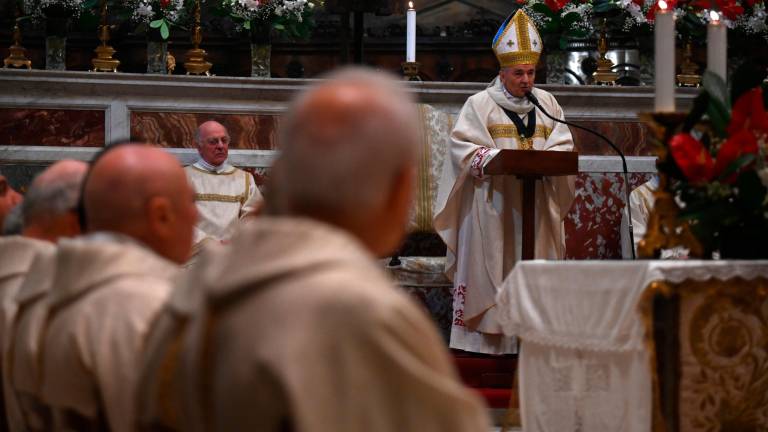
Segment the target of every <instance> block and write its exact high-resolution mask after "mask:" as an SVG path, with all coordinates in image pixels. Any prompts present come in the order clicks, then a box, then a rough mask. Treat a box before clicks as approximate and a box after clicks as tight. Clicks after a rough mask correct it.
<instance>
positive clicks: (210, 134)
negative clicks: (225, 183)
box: [197, 122, 229, 166]
mask: <svg viewBox="0 0 768 432" xmlns="http://www.w3.org/2000/svg"><path fill="white" fill-rule="evenodd" d="M197 151H198V153H200V157H201V158H203V160H205V161H206V162H208V163H209V164H211V165H213V166H219V165H221V164H223V163H224V161H226V160H227V157H228V156H229V133H227V129H226V128H225V127H224V126H222V125H221V124H219V123H216V122H207V123H204V124H203V125H202V126H200V143H199V147H198V149H197Z"/></svg>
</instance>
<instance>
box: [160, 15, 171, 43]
mask: <svg viewBox="0 0 768 432" xmlns="http://www.w3.org/2000/svg"><path fill="white" fill-rule="evenodd" d="M170 34H171V31H170V30H169V29H168V23H166V22H165V20H163V24H161V25H160V36H161V37H162V38H163V39H168V36H170Z"/></svg>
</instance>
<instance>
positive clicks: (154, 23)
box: [149, 18, 165, 28]
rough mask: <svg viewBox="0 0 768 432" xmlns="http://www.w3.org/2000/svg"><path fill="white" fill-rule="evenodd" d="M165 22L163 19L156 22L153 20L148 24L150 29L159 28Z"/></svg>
mask: <svg viewBox="0 0 768 432" xmlns="http://www.w3.org/2000/svg"><path fill="white" fill-rule="evenodd" d="M164 22H165V20H164V19H162V18H160V19H158V20H154V21H152V22H151V23H149V26H150V27H152V28H159V27H160V26H161V25H163V23H164Z"/></svg>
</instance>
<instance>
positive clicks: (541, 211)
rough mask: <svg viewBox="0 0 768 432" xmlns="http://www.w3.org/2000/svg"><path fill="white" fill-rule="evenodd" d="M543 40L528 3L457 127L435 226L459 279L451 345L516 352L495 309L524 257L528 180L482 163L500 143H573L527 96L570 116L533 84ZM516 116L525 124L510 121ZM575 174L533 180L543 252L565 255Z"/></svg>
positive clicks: (511, 22) (506, 28)
mask: <svg viewBox="0 0 768 432" xmlns="http://www.w3.org/2000/svg"><path fill="white" fill-rule="evenodd" d="M542 46H543V43H542V40H541V37H540V36H539V34H538V32H537V31H536V27H535V26H534V24H533V22H531V21H530V20H529V19H528V17H527V16H526V15H525V14H524V13H523V12H522V10H519V11H518V12H517V13H516V14H515V15H514V16H513V17H510V18H509V19H507V21H506V22H505V23H504V24H503V25H502V27H501V28H500V29H499V32H498V34H497V35H496V37H495V38H494V42H493V49H494V51H495V53H496V56H497V58H498V60H499V63H500V64H501V70H500V72H499V76H498V77H497V78H496V79H494V81H493V82H492V83H491V84H490V85H489V86H488V88H487V89H485V90H483V91H481V92H480V93H477V94H475V95H473V96H472V97H470V98H469V99H468V100H467V102H466V103H465V105H464V107H463V108H462V110H461V113H460V115H459V118H458V120H457V122H456V126H455V127H454V129H453V132H452V133H451V137H450V150H449V151H450V160H451V161H452V163H445V164H444V166H443V167H444V170H443V173H442V177H441V179H440V186H439V188H438V199H437V206H436V207H437V209H436V211H435V219H434V225H435V230H436V231H437V232H438V234H439V235H440V236H441V237H442V239H443V241H445V243H446V245H447V246H448V252H447V260H446V274H447V275H448V276H449V277H450V278H451V279H452V280H453V284H454V319H453V325H452V328H451V344H450V345H451V347H452V348H457V349H462V350H466V351H473V352H481V353H488V354H502V353H512V352H515V351H516V344H515V342H514V339H512V338H507V337H504V336H502V335H501V330H500V328H499V326H498V325H497V323H496V319H495V316H496V310H495V309H494V307H495V298H496V293H497V292H498V290H499V287H500V285H501V282H502V281H503V280H504V278H505V277H506V276H507V275H508V274H509V272H510V271H511V270H512V267H513V266H514V265H515V263H516V262H517V261H518V260H519V259H520V257H521V248H522V212H523V208H522V181H520V180H518V179H516V178H514V177H512V176H486V175H484V173H483V167H485V166H486V165H487V164H488V162H489V161H490V160H491V159H492V158H493V157H494V156H495V155H496V154H498V152H499V151H500V150H501V149H524V150H531V149H532V150H547V151H572V150H573V138H572V137H571V133H570V131H569V129H568V127H567V126H565V125H563V124H561V123H556V122H554V121H553V120H551V119H549V118H548V117H546V116H545V115H544V114H542V113H541V111H540V110H539V109H538V108H536V109H534V106H533V104H532V103H531V102H529V101H528V100H527V99H526V98H525V93H526V92H529V91H530V92H532V93H533V94H534V95H535V96H536V97H537V98H538V100H539V101H540V103H541V105H543V107H544V108H545V109H546V110H547V111H548V112H549V113H550V114H551V115H552V116H555V117H557V118H561V119H562V118H563V110H562V108H560V106H559V105H558V103H557V101H556V100H555V98H554V97H553V96H552V95H551V94H550V93H548V92H546V91H544V90H540V89H537V88H534V87H533V83H534V79H535V74H536V63H537V62H538V58H539V54H540V53H541V49H542ZM505 110H506V112H505ZM515 116H516V117H517V119H519V120H520V122H518V123H520V125H521V126H517V125H516V124H515V122H513V120H515V119H513V117H515ZM520 127H522V129H523V130H519V129H518V128H520ZM574 182H575V179H574V178H573V177H554V178H544V179H542V180H541V181H538V182H537V183H536V209H535V211H536V222H535V230H536V249H535V257H536V258H537V259H563V258H564V257H565V229H564V225H563V221H564V219H565V216H566V214H567V213H568V210H569V209H570V207H571V204H572V202H573V198H574V194H575V187H574Z"/></svg>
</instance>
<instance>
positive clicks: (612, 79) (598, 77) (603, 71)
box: [592, 18, 619, 85]
mask: <svg viewBox="0 0 768 432" xmlns="http://www.w3.org/2000/svg"><path fill="white" fill-rule="evenodd" d="M597 50H598V52H599V53H600V58H599V59H597V70H596V71H595V72H593V73H592V78H593V79H594V80H595V84H597V85H616V80H617V79H619V74H617V73H616V72H614V71H613V66H614V65H613V62H612V61H611V60H610V59H608V58H607V57H606V56H605V53H607V52H608V24H607V20H606V19H605V18H603V25H602V28H601V30H600V39H599V40H598V42H597Z"/></svg>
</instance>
